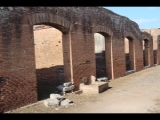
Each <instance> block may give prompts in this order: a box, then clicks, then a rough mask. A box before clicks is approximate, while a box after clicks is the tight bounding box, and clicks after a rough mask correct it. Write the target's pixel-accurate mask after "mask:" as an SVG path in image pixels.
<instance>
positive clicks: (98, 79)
mask: <svg viewBox="0 0 160 120" xmlns="http://www.w3.org/2000/svg"><path fill="white" fill-rule="evenodd" d="M107 80H108V78H107V77H100V78H97V81H99V82H100V81H106V82H107Z"/></svg>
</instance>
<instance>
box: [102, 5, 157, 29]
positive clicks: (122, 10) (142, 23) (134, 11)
mask: <svg viewBox="0 0 160 120" xmlns="http://www.w3.org/2000/svg"><path fill="white" fill-rule="evenodd" d="M104 8H107V9H109V10H111V11H113V12H115V13H117V14H119V15H122V16H126V17H128V18H129V19H131V20H132V21H135V22H136V23H137V24H138V25H139V28H140V29H149V28H160V7H104Z"/></svg>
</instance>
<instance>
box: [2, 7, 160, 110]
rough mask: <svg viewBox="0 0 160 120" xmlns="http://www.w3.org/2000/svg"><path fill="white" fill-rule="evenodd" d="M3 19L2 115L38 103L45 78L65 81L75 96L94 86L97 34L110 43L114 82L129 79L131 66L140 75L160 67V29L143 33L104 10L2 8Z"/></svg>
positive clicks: (107, 48) (109, 72)
mask: <svg viewBox="0 0 160 120" xmlns="http://www.w3.org/2000/svg"><path fill="white" fill-rule="evenodd" d="M0 18H1V19H0V68H1V69H0V112H4V111H8V110H12V109H15V108H18V107H21V106H24V105H27V104H30V103H33V102H36V101H37V100H38V94H37V86H38V85H39V84H38V83H39V81H41V80H42V81H43V79H42V78H45V79H47V80H48V81H49V82H51V83H54V84H56V83H57V82H59V81H58V80H60V78H59V76H61V77H62V78H64V82H67V81H71V82H72V83H73V84H74V85H75V89H74V90H78V89H79V85H80V83H81V82H83V79H84V78H87V84H91V83H92V82H93V80H92V79H91V76H95V77H96V71H97V70H96V55H95V42H94V34H95V33H100V34H101V35H103V36H104V38H105V52H103V60H105V62H104V61H103V62H104V63H105V66H106V67H105V68H104V69H105V70H106V76H107V77H108V78H109V79H116V78H119V77H122V76H125V75H126V71H127V69H128V68H127V67H126V63H128V66H129V69H131V70H135V71H140V70H143V69H144V62H145V64H147V65H148V66H150V67H152V66H154V64H159V63H160V52H159V51H160V45H159V40H160V37H159V31H158V29H157V31H158V32H155V30H148V31H149V32H148V31H147V30H146V31H145V30H140V29H139V26H138V25H137V23H135V22H133V21H132V20H130V19H129V18H127V17H124V16H120V15H118V14H116V13H114V12H112V11H110V10H107V9H105V8H101V7H0ZM39 25H43V26H39ZM45 25H47V26H45ZM48 26H49V27H48ZM56 29H58V30H56ZM43 31H45V32H43ZM150 31H151V32H150ZM125 38H127V39H128V45H127V43H126V42H125ZM143 41H144V44H145V49H144V50H143V46H144V45H143ZM125 43H126V44H125ZM125 46H127V47H125ZM155 46H156V47H155ZM125 49H128V52H127V53H128V56H129V59H128V61H129V62H128V61H126V57H125V56H126V55H125V51H127V50H125ZM153 50H154V51H153ZM156 50H157V51H156ZM104 57H105V58H104ZM144 58H145V60H144ZM97 64H98V63H97ZM126 68H127V69H126ZM61 80H62V79H61Z"/></svg>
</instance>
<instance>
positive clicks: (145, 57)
mask: <svg viewBox="0 0 160 120" xmlns="http://www.w3.org/2000/svg"><path fill="white" fill-rule="evenodd" d="M149 58H150V47H149V40H148V39H144V40H143V65H144V68H146V67H149V66H150V59H149Z"/></svg>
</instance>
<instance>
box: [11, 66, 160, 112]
mask: <svg viewBox="0 0 160 120" xmlns="http://www.w3.org/2000/svg"><path fill="white" fill-rule="evenodd" d="M109 87H111V88H110V89H108V90H107V91H105V92H103V93H101V94H99V95H96V96H90V97H88V98H87V97H85V96H83V95H75V96H76V97H75V98H76V99H75V98H74V99H73V100H74V102H75V104H76V105H74V106H69V107H68V108H60V109H58V110H55V108H46V107H45V106H44V104H43V101H39V102H37V103H36V104H33V105H30V106H29V107H23V108H21V109H17V110H15V111H11V112H13V113H14V112H15V113H18V112H23V113H160V66H155V67H151V68H147V69H144V70H142V71H139V72H136V73H132V74H130V75H127V76H124V77H121V78H118V79H114V80H111V81H110V82H109ZM72 98H73V97H72ZM72 98H70V99H71V100H72ZM78 101H79V103H78Z"/></svg>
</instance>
